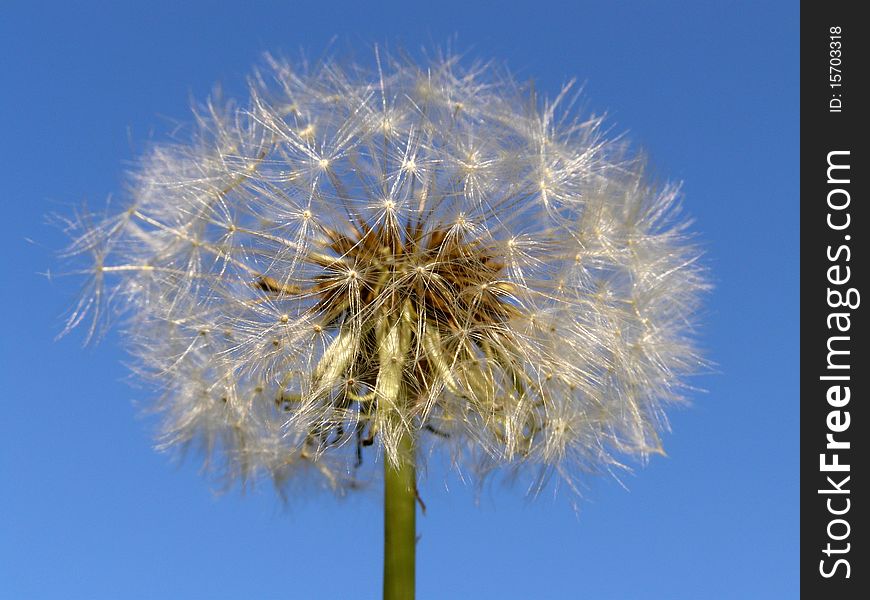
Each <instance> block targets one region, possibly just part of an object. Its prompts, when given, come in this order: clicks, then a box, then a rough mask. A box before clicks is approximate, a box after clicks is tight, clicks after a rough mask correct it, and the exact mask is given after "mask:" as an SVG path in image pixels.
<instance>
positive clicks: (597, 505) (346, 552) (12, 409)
mask: <svg viewBox="0 0 870 600" xmlns="http://www.w3.org/2000/svg"><path fill="white" fill-rule="evenodd" d="M177 4H182V3H181V2H178V3H177ZM183 4H184V6H173V3H168V2H139V3H133V2H105V3H95V2H54V3H41V2H11V3H10V2H8V1H7V2H4V3H3V9H2V15H0V89H2V91H0V134H2V135H0V206H2V211H0V218H2V221H0V232H2V233H0V252H2V255H0V256H2V283H3V291H2V295H0V340H2V341H0V343H2V349H0V358H2V381H0V392H2V399H0V597H2V598H112V599H116V598H227V599H239V598H336V599H343V598H377V597H378V595H379V593H380V578H381V514H380V510H381V509H380V494H379V492H378V491H377V490H376V491H374V492H372V493H370V494H369V495H367V496H362V497H359V498H352V499H350V500H345V501H336V500H333V499H332V498H330V497H327V496H320V497H316V498H310V499H303V500H301V501H298V502H297V501H293V502H291V506H290V508H289V509H283V508H282V507H281V506H280V504H279V503H278V501H277V500H276V499H275V497H274V495H273V494H272V493H271V490H270V489H269V487H268V486H264V487H263V488H262V489H258V490H256V491H254V492H252V493H248V494H246V495H242V494H240V493H238V492H233V493H230V494H228V495H224V496H217V495H215V494H214V493H213V491H212V490H211V489H210V487H209V485H208V484H207V483H206V481H205V480H203V479H202V478H201V477H199V476H198V474H197V468H196V465H195V463H193V462H188V463H186V464H184V465H183V466H182V467H180V468H178V467H176V466H174V465H173V463H172V461H171V460H170V459H169V457H167V456H165V455H161V454H158V453H155V452H154V451H153V450H152V449H151V438H150V432H151V430H152V425H153V423H151V422H149V421H148V420H147V419H142V418H141V416H139V411H138V410H137V408H135V406H134V404H133V400H135V399H137V398H140V394H142V392H141V391H140V390H137V389H136V388H134V387H131V386H130V385H129V383H128V382H126V381H125V380H124V378H125V377H126V374H127V372H126V370H125V368H124V367H123V365H121V364H120V363H119V358H120V352H119V347H118V344H117V338H116V337H115V336H113V335H110V336H109V338H108V339H107V340H106V341H105V342H104V343H103V344H101V345H99V346H97V347H95V348H89V349H85V350H82V349H81V348H80V343H81V335H78V334H77V335H73V336H71V337H68V338H65V339H62V340H61V341H59V342H54V341H53V337H54V336H55V334H56V333H57V332H58V331H59V329H60V327H61V319H60V315H61V313H62V312H63V310H64V309H65V308H66V307H68V306H69V303H70V302H71V301H72V299H73V297H74V293H75V286H74V285H73V283H74V282H73V281H71V280H68V279H67V280H64V279H60V280H58V279H55V280H53V281H49V280H48V279H47V278H46V277H44V276H42V275H40V273H44V272H45V271H46V270H47V269H49V268H52V267H53V265H54V264H55V263H54V259H53V257H52V251H53V250H54V249H56V248H58V247H59V246H60V245H61V244H62V238H61V236H60V235H58V233H57V232H56V231H55V230H53V229H52V228H50V227H47V226H45V225H44V219H43V215H45V214H46V213H47V212H49V211H60V212H68V211H69V210H70V208H71V207H72V206H75V205H76V204H78V203H80V202H81V201H83V200H88V201H89V202H90V203H91V204H93V205H99V204H101V203H102V202H103V201H104V199H105V197H106V196H107V195H108V194H109V193H111V192H115V193H118V192H121V190H122V181H123V171H124V168H125V163H126V162H127V161H129V160H130V159H131V158H132V157H135V156H136V155H137V154H138V152H139V151H140V150H141V148H142V147H143V144H144V142H146V141H147V140H148V139H149V137H150V136H151V135H152V132H157V133H154V135H156V136H157V137H158V138H159V137H161V135H162V133H161V132H165V131H166V130H167V128H168V126H169V123H170V121H171V120H173V119H177V120H182V121H183V120H186V119H187V118H188V115H189V112H188V105H189V101H190V100H191V98H194V99H203V98H204V97H205V96H206V95H207V94H208V92H209V91H210V90H211V88H212V85H213V84H214V83H216V82H222V83H223V84H225V87H226V88H227V89H229V90H231V91H236V90H240V89H242V87H243V81H244V77H245V76H246V75H247V74H248V73H249V72H250V68H251V67H252V65H254V64H256V63H257V61H258V60H259V59H260V56H261V53H262V52H263V51H266V50H270V51H284V52H285V53H287V54H288V55H290V56H293V55H294V53H295V52H296V51H297V50H298V49H299V48H304V49H307V50H309V51H310V52H312V53H317V52H319V51H321V50H323V49H324V48H325V47H326V45H327V43H328V42H329V40H330V38H331V37H332V36H333V35H337V36H339V39H340V44H345V43H347V42H349V43H350V45H351V46H352V47H354V48H356V49H357V50H359V51H360V52H366V48H367V47H368V45H369V44H370V43H373V42H384V41H388V42H390V43H391V44H395V42H401V43H403V44H404V45H405V46H408V47H410V48H412V49H415V48H418V47H419V46H420V45H421V44H427V45H429V44H430V43H443V42H445V41H446V40H448V38H449V37H450V36H452V35H453V34H456V35H457V47H459V48H462V49H469V50H470V51H471V54H472V55H474V56H480V57H484V58H489V57H494V58H497V59H503V60H505V61H506V62H507V64H508V65H509V66H510V67H511V68H513V69H514V70H515V71H516V72H517V73H518V75H519V76H520V77H521V78H523V79H527V78H532V77H533V78H534V79H535V80H536V84H537V86H538V88H539V89H542V90H544V91H546V92H549V93H550V94H553V93H555V92H556V91H558V89H559V87H560V85H561V84H562V83H563V82H564V81H566V80H567V79H569V78H571V77H575V76H576V77H578V78H579V79H580V81H585V82H586V92H587V94H586V95H587V98H588V100H589V104H590V106H591V107H592V108H593V109H596V110H604V109H606V110H608V112H609V114H610V116H611V117H610V119H611V120H610V123H611V124H612V125H613V126H614V131H625V130H628V131H629V134H630V136H631V138H632V139H633V140H634V141H636V142H637V143H638V144H640V145H642V146H644V147H645V148H647V149H648V150H649V151H650V153H651V155H652V156H653V157H654V161H655V166H656V167H657V169H658V171H659V172H660V173H663V174H667V175H668V176H670V177H671V178H673V179H682V180H684V181H685V192H686V206H687V209H688V211H689V212H690V213H691V214H693V215H694V216H695V217H696V219H697V225H696V229H697V230H699V231H700V232H701V233H702V236H703V239H704V241H705V243H706V245H707V248H708V256H707V263H708V265H709V266H710V267H711V268H712V271H713V274H714V279H715V284H716V289H715V292H714V293H713V294H712V296H711V297H710V299H709V302H708V305H707V327H706V330H705V345H706V346H707V348H708V349H709V356H710V357H711V358H712V359H713V360H714V361H715V362H716V363H717V365H718V366H717V372H716V373H715V374H711V375H706V376H703V377H699V378H698V379H697V380H696V384H697V385H699V386H700V387H703V388H705V389H706V390H707V391H706V392H705V393H702V394H697V395H696V396H695V401H694V406H693V407H691V408H688V409H681V410H676V411H673V412H672V417H673V419H672V421H673V433H671V434H669V435H667V436H666V439H665V445H666V449H667V451H668V453H669V457H668V458H656V459H655V460H653V461H652V463H651V464H650V465H649V466H648V467H647V468H645V469H640V470H638V471H637V473H636V474H635V475H629V476H627V477H626V478H625V483H626V485H627V486H628V491H627V490H626V489H623V488H622V487H620V485H619V484H618V483H617V482H615V481H614V480H612V479H596V480H592V481H590V482H588V489H587V491H586V498H585V500H584V501H583V502H582V509H581V512H580V515H579V517H575V514H574V512H573V511H572V509H571V507H570V506H569V503H568V501H567V499H565V498H564V497H559V498H557V499H555V500H554V499H553V498H552V496H551V495H550V496H546V497H543V498H540V499H539V500H538V501H536V502H533V503H529V502H527V501H525V500H524V499H523V496H522V493H521V490H511V489H503V488H502V487H495V488H492V489H491V490H489V491H487V492H486V493H485V494H484V495H483V497H482V498H481V502H480V505H479V506H476V505H475V503H474V494H473V491H472V490H469V489H467V488H464V487H463V486H462V485H458V484H456V483H455V482H454V483H451V485H450V491H449V493H448V492H447V491H446V490H445V489H444V485H443V477H441V476H439V475H440V474H439V473H436V474H435V476H434V477H432V478H431V479H430V482H429V483H426V484H425V485H424V486H423V488H422V493H423V496H424V497H425V499H426V501H427V503H428V505H429V512H428V515H427V516H426V517H424V518H422V519H421V522H420V534H421V535H422V539H421V541H420V544H419V561H420V567H419V575H418V580H419V598H421V599H424V600H425V599H436V598H480V599H483V598H499V599H502V598H505V599H508V598H524V599H525V598H536V599H537V598H666V599H678V598H692V599H695V598H793V597H796V596H797V592H798V382H797V375H798V263H799V255H798V3H797V2H763V3H762V2H641V1H638V2H616V3H611V2H601V1H596V2H565V3H558V2H551V1H537V2H522V3H520V2H510V1H509V0H502V1H501V2H487V3H484V2H480V3H477V4H476V5H475V6H467V5H466V3H465V2H452V1H451V2H448V1H443V0H442V1H435V2H430V3H411V2H392V3H384V4H378V3H374V2H371V3H370V2H364V1H360V2H342V3H339V2H323V3H316V2H304V3H303V2H298V3H290V2H283V3H278V2H274V3H267V2H241V1H235V2H220V3H218V2H215V3H203V2H185V3H183ZM318 4H319V6H318ZM54 268H56V267H54Z"/></svg>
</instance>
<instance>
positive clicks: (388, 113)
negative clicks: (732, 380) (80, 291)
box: [69, 52, 707, 492]
mask: <svg viewBox="0 0 870 600" xmlns="http://www.w3.org/2000/svg"><path fill="white" fill-rule="evenodd" d="M376 56H377V58H376V61H375V66H374V67H373V68H371V69H366V68H364V67H362V66H358V65H343V64H342V63H341V62H339V61H332V60H330V61H323V62H320V63H318V64H316V65H313V66H309V65H306V66H304V67H303V68H300V69H297V68H295V67H294V66H293V65H292V64H290V63H288V62H284V61H280V60H276V59H273V58H271V57H270V58H268V59H267V61H266V63H267V64H266V66H265V67H264V68H263V69H262V70H260V71H258V72H257V74H256V76H255V77H253V78H252V80H251V84H250V87H249V89H250V98H249V99H247V100H246V101H245V102H242V103H235V102H226V101H219V100H216V99H214V100H212V101H210V102H208V103H206V104H205V105H204V106H200V107H197V108H196V110H195V122H194V125H193V127H192V134H191V135H190V136H189V137H188V138H186V139H184V140H182V141H180V142H179V141H173V142H167V143H162V144H158V145H156V146H155V147H154V148H152V149H151V151H150V152H149V153H148V154H147V155H146V156H144V157H143V159H142V160H141V163H140V164H139V166H138V168H137V169H136V170H135V172H134V173H133V174H132V178H131V185H130V191H129V194H128V203H127V204H126V205H125V207H124V209H123V210H122V211H120V212H117V213H115V214H112V215H109V216H101V217H94V216H92V215H85V216H82V217H81V218H77V219H75V220H73V221H72V222H71V223H70V227H69V229H70V231H71V233H72V234H73V236H74V241H73V243H72V245H71V246H70V249H69V253H70V254H72V255H78V256H81V255H84V256H86V257H88V260H89V262H88V266H87V267H85V268H84V269H83V271H82V272H86V273H88V274H89V275H90V277H89V278H88V283H87V285H86V294H85V295H84V297H83V299H82V301H81V302H80V303H79V304H78V305H77V306H76V307H75V309H74V311H73V313H72V315H71V318H70V321H69V325H70V327H73V326H76V325H78V324H79V323H81V322H82V321H84V320H85V319H86V318H92V319H93V323H94V326H93V327H91V330H90V331H91V333H95V332H97V331H98V325H99V323H100V322H101V320H102V319H103V316H104V315H105V314H106V313H109V314H120V315H123V317H124V318H125V322H126V327H125V329H124V339H125V340H126V341H127V342H129V344H128V345H129V349H130V351H131V353H132V354H133V356H134V357H135V358H136V365H137V367H136V368H137V373H139V374H141V376H142V377H144V378H147V379H150V380H152V381H153V382H154V383H155V384H156V387H157V388H158V390H159V394H158V395H159V401H157V402H156V406H157V408H158V410H159V411H160V412H161V413H162V415H163V436H162V439H161V442H160V443H161V447H169V446H176V445H180V446H187V445H191V444H193V445H198V446H199V447H200V448H201V449H202V451H203V453H204V454H205V456H206V459H207V465H209V466H210V467H213V468H214V469H217V470H222V471H223V472H224V473H225V474H226V475H227V476H228V477H229V479H230V481H234V480H236V479H242V480H245V481H248V480H254V479H256V478H257V477H258V476H259V475H261V474H270V475H271V476H272V477H273V478H274V479H275V480H276V482H278V483H279V484H282V485H283V484H284V483H285V482H288V481H292V480H294V479H296V478H297V477H301V476H302V474H303V473H306V472H308V473H317V474H319V475H321V476H322V477H323V482H324V483H326V484H327V486H328V487H329V488H331V489H334V490H336V491H337V492H342V491H344V490H346V489H347V488H348V487H353V486H354V485H356V483H357V482H358V480H359V479H360V477H359V474H360V465H361V464H362V463H363V458H364V455H365V454H366V453H368V452H370V451H371V450H370V448H373V449H374V451H375V453H376V454H380V455H382V456H383V458H384V460H390V461H397V460H398V456H399V446H400V440H402V439H403V438H404V437H406V436H411V437H412V438H413V439H414V440H415V441H416V445H417V446H418V447H420V448H426V449H427V450H428V451H427V452H421V453H419V454H418V460H419V461H421V462H422V461H423V460H425V457H426V455H427V454H428V453H430V452H439V451H441V450H439V448H441V447H444V448H445V449H446V450H445V451H446V452H448V453H450V454H449V455H450V457H451V459H452V464H454V465H456V466H457V467H459V468H461V469H462V470H463V473H477V474H480V475H481V476H483V475H484V474H486V473H488V472H490V471H492V470H493V469H500V468H506V469H507V470H513V471H515V472H517V473H524V472H527V471H528V472H534V473H537V474H538V475H537V476H536V477H535V478H534V481H536V482H537V484H541V483H542V482H544V481H546V480H547V479H548V477H549V475H550V474H552V473H558V474H559V475H560V476H561V477H563V478H564V479H565V480H567V481H568V482H569V483H570V484H571V485H572V487H574V483H575V482H576V481H577V478H578V476H579V475H580V474H582V473H586V472H598V471H602V470H610V469H611V468H612V467H613V466H620V465H622V463H623V461H625V460H626V459H629V460H630V459H640V460H641V461H643V460H644V459H645V458H646V457H647V456H648V455H649V454H650V453H660V452H661V451H662V449H661V442H660V439H659V433H660V432H661V431H662V430H663V429H664V428H666V427H667V422H666V419H665V415H664V412H663V407H664V406H665V405H667V404H670V403H674V402H679V401H681V400H683V395H684V392H685V390H686V389H687V386H686V379H687V377H688V376H690V375H691V374H693V373H695V372H697V371H698V370H699V368H700V367H701V366H702V365H703V361H702V358H701V357H700V356H699V355H698V352H697V351H696V348H695V343H694V339H695V337H696V331H695V329H696V323H697V313H698V308H699V300H700V297H701V296H702V292H703V291H704V290H705V289H706V288H707V284H706V281H705V276H704V270H703V268H702V267H701V266H699V263H698V258H699V256H700V252H699V250H698V249H697V247H696V246H695V245H694V242H693V241H692V236H691V235H690V233H689V232H688V231H687V223H686V222H684V221H682V220H680V219H679V217H678V215H677V212H678V211H677V207H676V204H677V200H678V198H679V192H678V189H677V188H676V187H674V186H664V187H662V186H657V185H654V184H653V183H652V182H651V181H650V179H649V177H648V176H647V175H646V173H645V170H644V161H643V160H642V158H641V157H640V156H639V155H638V154H636V153H633V152H632V151H631V150H630V149H629V147H628V146H627V145H626V143H625V142H624V141H622V140H619V139H615V140H609V139H607V137H606V136H605V135H604V132H603V131H602V128H601V119H600V118H595V117H592V118H581V117H580V116H578V115H577V111H576V110H575V109H573V101H574V99H576V94H573V93H572V92H570V86H566V88H565V89H564V90H563V91H562V92H561V93H560V94H559V95H558V96H557V97H556V98H555V99H554V100H553V101H549V102H548V101H545V100H541V99H540V98H538V97H537V96H536V95H535V94H534V92H533V91H530V90H527V89H524V88H523V86H521V85H519V84H518V83H517V82H516V81H514V80H513V79H512V78H511V77H510V76H509V75H507V74H504V73H502V72H501V71H499V70H497V69H495V68H494V67H492V66H491V65H488V64H473V65H471V66H468V67H464V66H462V61H460V60H458V58H457V57H455V56H452V55H448V56H446V57H445V56H439V57H437V58H434V59H431V60H428V61H426V62H423V63H422V64H418V63H415V62H414V61H412V60H409V59H407V58H403V57H384V56H381V55H379V54H377V52H376ZM575 489H576V487H575Z"/></svg>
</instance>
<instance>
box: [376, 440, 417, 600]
mask: <svg viewBox="0 0 870 600" xmlns="http://www.w3.org/2000/svg"><path fill="white" fill-rule="evenodd" d="M399 449H400V456H401V458H402V461H401V464H399V465H398V466H395V465H392V464H391V463H390V461H389V460H388V459H387V458H386V457H385V458H384V600H414V574H415V573H414V572H415V567H414V563H415V556H414V553H415V550H416V542H417V539H416V538H417V532H416V523H415V521H416V517H417V481H416V471H415V469H414V463H415V458H414V440H413V439H412V437H411V436H410V435H409V434H405V435H404V436H403V437H402V440H401V442H400V445H399Z"/></svg>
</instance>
